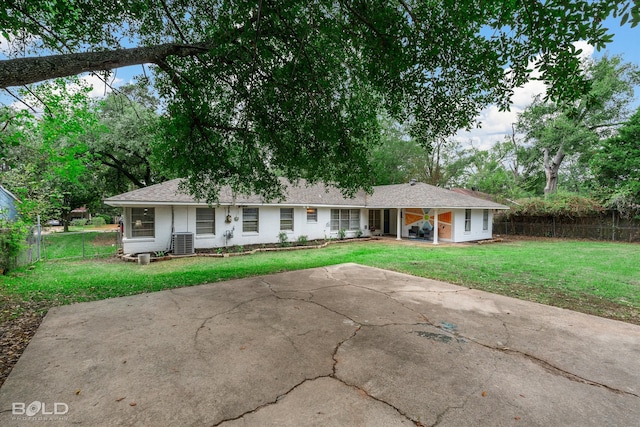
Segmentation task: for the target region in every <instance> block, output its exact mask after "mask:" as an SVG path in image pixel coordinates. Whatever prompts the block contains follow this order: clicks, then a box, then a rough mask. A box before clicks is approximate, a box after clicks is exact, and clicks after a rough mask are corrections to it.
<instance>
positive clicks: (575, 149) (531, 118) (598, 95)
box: [518, 56, 640, 194]
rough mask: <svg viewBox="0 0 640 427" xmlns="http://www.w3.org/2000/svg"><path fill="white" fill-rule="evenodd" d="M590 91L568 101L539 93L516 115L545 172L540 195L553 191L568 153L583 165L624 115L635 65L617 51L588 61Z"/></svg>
mask: <svg viewBox="0 0 640 427" xmlns="http://www.w3.org/2000/svg"><path fill="white" fill-rule="evenodd" d="M585 75H586V76H587V78H588V79H589V83H590V85H589V90H588V91H587V92H586V93H585V94H584V95H583V96H582V97H580V98H579V99H578V100H576V101H573V102H563V103H558V102H552V101H549V100H543V99H541V98H540V97H538V98H537V99H536V100H535V101H534V102H533V103H532V104H531V105H530V106H529V107H528V108H527V109H526V110H525V111H524V112H523V113H521V114H520V116H519V122H518V128H519V130H520V131H522V132H524V133H525V135H526V138H527V141H528V142H529V143H531V147H530V148H529V149H530V150H535V151H536V152H538V153H539V154H540V156H541V160H542V166H543V168H544V172H545V176H546V184H545V187H544V194H552V193H554V192H556V190H557V187H558V179H559V172H560V168H561V166H562V165H563V162H564V161H565V158H566V157H567V156H570V157H573V158H572V159H571V163H572V165H573V166H574V167H576V168H577V169H581V168H587V167H588V163H589V159H590V157H591V155H592V154H593V152H594V149H595V148H596V147H597V144H598V142H599V141H600V140H601V139H603V138H607V137H609V136H611V135H612V134H613V133H614V132H615V130H616V128H617V127H619V126H620V125H621V124H622V123H623V122H624V121H625V120H627V119H628V116H629V106H630V105H631V102H632V101H633V95H634V86H636V85H637V84H638V83H640V74H639V71H638V68H637V67H636V66H634V65H632V64H630V63H625V62H623V61H622V58H620V57H618V56H614V57H611V58H609V57H607V56H604V57H603V58H602V59H600V60H598V61H595V62H590V63H587V64H586V66H585Z"/></svg>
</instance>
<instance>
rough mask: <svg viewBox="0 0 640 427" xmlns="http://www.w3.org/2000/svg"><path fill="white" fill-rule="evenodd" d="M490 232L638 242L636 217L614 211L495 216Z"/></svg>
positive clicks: (639, 231)
mask: <svg viewBox="0 0 640 427" xmlns="http://www.w3.org/2000/svg"><path fill="white" fill-rule="evenodd" d="M493 232H494V234H501V235H517V236H533V237H561V238H570V239H591V240H609V241H615V242H640V220H638V219H625V218H620V217H619V216H618V215H617V214H616V213H609V214H608V215H606V214H605V215H601V216H597V217H580V218H568V217H554V216H526V217H525V216H517V217H515V216H512V217H510V218H506V217H504V216H502V217H498V218H495V220H494V222H493Z"/></svg>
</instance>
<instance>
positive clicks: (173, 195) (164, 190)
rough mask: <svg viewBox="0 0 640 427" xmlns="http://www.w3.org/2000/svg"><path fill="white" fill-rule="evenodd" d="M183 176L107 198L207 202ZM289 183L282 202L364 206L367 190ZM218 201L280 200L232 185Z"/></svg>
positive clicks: (114, 202) (119, 202) (111, 201)
mask: <svg viewBox="0 0 640 427" xmlns="http://www.w3.org/2000/svg"><path fill="white" fill-rule="evenodd" d="M180 181H181V179H174V180H171V181H167V182H163V183H160V184H155V185H151V186H149V187H145V188H140V189H137V190H133V191H130V192H128V193H124V194H119V195H117V196H113V197H109V198H108V199H105V203H106V204H108V205H115V206H119V205H122V204H134V203H146V204H149V203H159V204H203V205H204V204H205V202H204V201H197V200H195V199H194V198H193V196H191V195H189V194H188V193H185V192H182V191H180V189H179V184H180ZM285 184H286V186H287V190H286V191H285V192H286V199H285V200H284V201H283V202H281V203H279V204H287V205H305V206H306V205H309V206H311V205H313V206H322V205H326V206H364V204H365V193H364V191H360V192H358V194H357V195H356V196H355V197H354V198H353V199H345V198H344V197H343V196H342V194H341V193H340V191H339V190H337V189H336V188H333V187H325V186H324V185H321V184H315V185H307V184H306V182H305V181H301V182H300V184H299V185H298V186H294V185H292V184H290V183H288V182H285ZM218 203H219V204H221V205H229V204H235V205H255V204H260V205H262V204H278V202H277V201H273V202H265V201H264V199H263V198H262V197H260V196H257V195H250V196H246V195H236V196H235V197H234V195H233V193H232V191H231V188H230V187H223V188H222V189H221V190H220V193H219V195H218Z"/></svg>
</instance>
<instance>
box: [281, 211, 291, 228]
mask: <svg viewBox="0 0 640 427" xmlns="http://www.w3.org/2000/svg"><path fill="white" fill-rule="evenodd" d="M280 230H281V231H293V208H280Z"/></svg>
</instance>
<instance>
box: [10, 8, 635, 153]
mask: <svg viewBox="0 0 640 427" xmlns="http://www.w3.org/2000/svg"><path fill="white" fill-rule="evenodd" d="M619 22H620V18H609V19H608V20H606V21H605V26H606V27H607V28H609V30H610V32H611V33H613V34H614V37H613V42H612V43H610V44H609V45H607V48H606V49H605V50H603V51H601V52H597V51H595V50H594V49H593V48H592V47H591V46H589V45H587V44H586V43H584V42H578V46H579V47H580V48H582V49H583V50H584V54H585V55H588V56H592V57H593V58H599V57H601V56H602V55H603V54H605V53H606V54H609V55H621V56H622V58H623V60H624V61H626V62H631V63H634V64H636V65H638V66H639V67H640V49H638V41H639V40H640V37H638V36H640V26H638V27H636V28H631V27H630V26H629V24H627V25H626V26H624V27H620V25H619ZM3 45H5V43H4V40H1V41H0V58H2V56H3V55H2V50H3V48H5V46H3ZM141 73H142V68H141V66H133V67H125V68H120V69H117V70H115V72H114V74H113V75H112V77H111V80H110V82H109V83H110V84H111V85H113V86H114V87H118V86H120V85H122V84H126V83H129V82H132V79H133V76H135V75H138V74H141ZM81 78H82V79H83V80H85V81H86V82H87V83H89V84H90V85H91V86H92V87H93V91H92V92H91V96H95V97H101V96H104V95H106V94H107V93H108V92H109V91H110V89H109V88H108V87H107V86H105V84H104V82H103V81H101V80H100V79H99V78H98V77H97V76H92V75H88V74H87V75H84V76H82V77H81ZM12 90H13V91H14V93H15V92H16V90H15V88H13V89H12ZM544 91H545V87H544V84H543V83H542V82H539V81H531V82H529V83H527V84H526V85H525V86H524V87H522V88H517V89H516V90H515V93H514V97H513V98H512V106H511V110H510V111H499V110H498V108H497V107H496V106H489V107H488V108H486V109H484V110H483V111H482V112H481V113H480V115H479V116H478V118H477V121H478V122H479V123H480V126H481V127H479V128H474V129H472V130H471V131H468V132H467V131H460V132H458V133H457V134H456V135H455V137H454V138H455V139H457V140H459V141H461V142H462V144H463V145H473V146H474V147H475V148H478V149H483V150H484V149H489V148H490V147H491V146H492V145H493V144H495V143H496V142H499V141H502V140H504V137H505V135H508V134H510V133H511V132H512V124H513V123H515V122H516V120H517V115H518V113H519V112H522V111H523V110H524V109H525V108H526V107H527V106H528V105H529V104H530V103H531V101H532V100H533V98H534V96H535V95H537V94H542V93H544ZM7 98H8V95H6V94H0V102H1V103H3V104H5V103H12V101H13V100H11V99H9V100H8V99H7ZM636 99H637V104H640V88H638V89H637V91H636ZM7 101H8V102H7Z"/></svg>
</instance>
